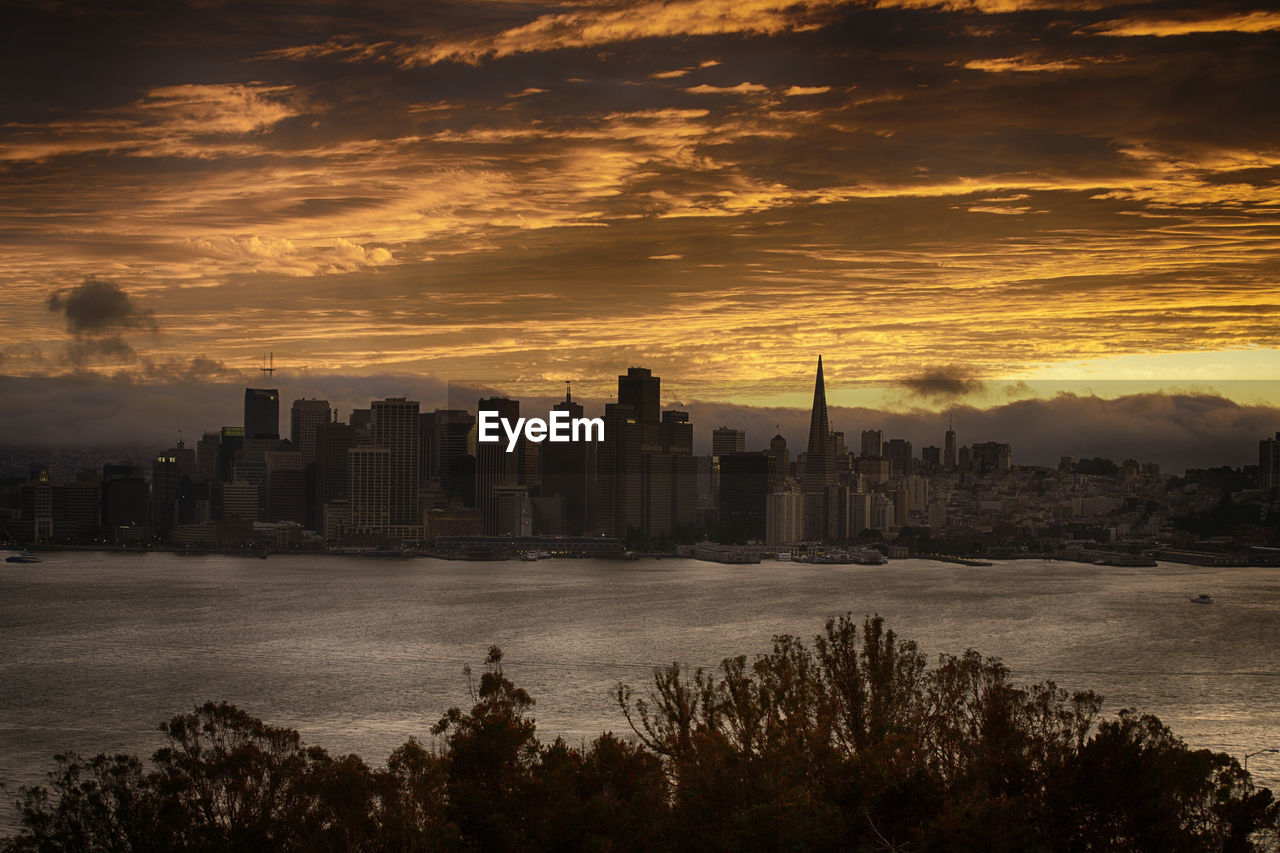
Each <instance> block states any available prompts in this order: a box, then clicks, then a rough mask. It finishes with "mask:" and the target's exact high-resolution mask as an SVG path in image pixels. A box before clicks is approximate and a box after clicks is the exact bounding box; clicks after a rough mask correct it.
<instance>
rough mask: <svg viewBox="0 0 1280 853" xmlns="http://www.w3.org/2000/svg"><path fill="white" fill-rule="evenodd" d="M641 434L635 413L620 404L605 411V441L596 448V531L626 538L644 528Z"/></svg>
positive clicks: (615, 404) (612, 404)
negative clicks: (632, 532)
mask: <svg viewBox="0 0 1280 853" xmlns="http://www.w3.org/2000/svg"><path fill="white" fill-rule="evenodd" d="M641 437H642V430H641V425H640V423H639V421H637V420H636V417H635V412H634V410H633V409H632V408H631V407H630V406H627V405H623V404H621V403H609V404H608V405H606V406H605V407H604V441H602V442H599V443H598V444H597V445H596V518H595V522H596V529H597V530H598V531H599V532H601V533H603V534H604V535H605V536H614V537H618V538H624V537H626V535H627V533H628V532H629V531H630V530H631V529H632V528H634V529H635V530H640V529H641V526H642V524H643V519H642V504H643V492H642V489H643V484H642V473H641Z"/></svg>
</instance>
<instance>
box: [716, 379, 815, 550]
mask: <svg viewBox="0 0 1280 853" xmlns="http://www.w3.org/2000/svg"><path fill="white" fill-rule="evenodd" d="M831 451H832V447H831V425H830V423H828V421H827V387H826V383H825V382H824V380H823V378H822V356H818V376H817V379H815V380H814V384H813V410H812V411H811V412H810V414H809V445H808V447H807V448H806V449H805V454H804V481H803V483H802V491H803V492H804V496H805V506H804V526H805V538H808V539H821V538H822V537H823V536H825V535H826V532H827V501H826V498H827V487H828V486H830V485H832V484H833V483H835V465H834V462H833V460H832V458H831ZM723 476H724V474H723V471H722V472H721V478H722V479H721V483H723Z"/></svg>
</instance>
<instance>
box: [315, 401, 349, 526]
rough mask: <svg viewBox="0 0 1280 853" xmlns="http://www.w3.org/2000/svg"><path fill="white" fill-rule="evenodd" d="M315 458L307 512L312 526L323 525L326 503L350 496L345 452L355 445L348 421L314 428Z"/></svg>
mask: <svg viewBox="0 0 1280 853" xmlns="http://www.w3.org/2000/svg"><path fill="white" fill-rule="evenodd" d="M315 438H316V461H315V473H314V475H313V477H314V479H313V486H312V493H313V498H312V504H311V507H310V509H309V512H308V523H309V526H310V525H314V526H313V527H312V528H311V529H313V530H320V529H321V528H323V527H324V511H325V506H326V505H327V504H331V503H336V502H338V501H346V500H347V499H348V498H349V497H350V495H351V463H350V460H349V459H348V457H347V451H348V450H350V449H351V448H353V447H355V446H356V436H355V430H354V429H352V427H351V424H343V423H337V422H330V423H324V424H320V425H319V426H318V427H316V430H315Z"/></svg>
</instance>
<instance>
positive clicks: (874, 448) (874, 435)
mask: <svg viewBox="0 0 1280 853" xmlns="http://www.w3.org/2000/svg"><path fill="white" fill-rule="evenodd" d="M859 455H860V456H861V457H862V458H863V459H879V458H880V457H881V456H883V455H884V431H883V430H878V429H864V430H863V431H862V453H861V454H859Z"/></svg>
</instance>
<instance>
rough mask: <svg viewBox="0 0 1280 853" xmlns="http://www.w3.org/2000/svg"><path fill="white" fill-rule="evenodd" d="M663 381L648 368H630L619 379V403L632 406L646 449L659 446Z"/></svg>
mask: <svg viewBox="0 0 1280 853" xmlns="http://www.w3.org/2000/svg"><path fill="white" fill-rule="evenodd" d="M661 392H662V380H661V379H660V378H659V377H657V376H654V375H653V371H652V370H650V369H649V368H647V367H629V368H627V372H626V374H625V375H623V376H619V377H618V402H619V403H621V404H622V405H624V406H630V407H631V412H632V415H633V416H634V417H635V419H636V422H637V423H639V424H640V444H641V446H642V447H644V448H645V449H648V448H651V447H656V446H657V445H658V440H659V439H658V424H659V421H658V409H659V407H660V406H661V405H662V403H661Z"/></svg>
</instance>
